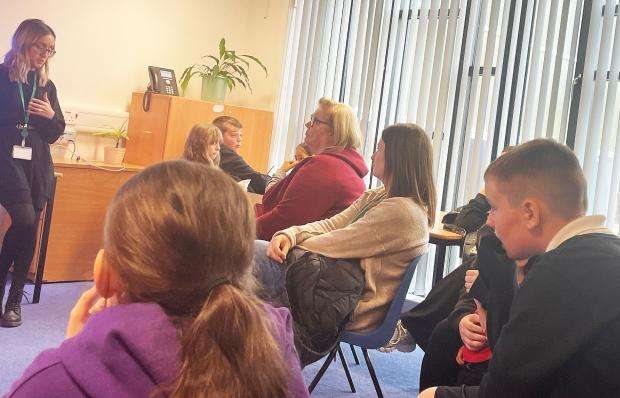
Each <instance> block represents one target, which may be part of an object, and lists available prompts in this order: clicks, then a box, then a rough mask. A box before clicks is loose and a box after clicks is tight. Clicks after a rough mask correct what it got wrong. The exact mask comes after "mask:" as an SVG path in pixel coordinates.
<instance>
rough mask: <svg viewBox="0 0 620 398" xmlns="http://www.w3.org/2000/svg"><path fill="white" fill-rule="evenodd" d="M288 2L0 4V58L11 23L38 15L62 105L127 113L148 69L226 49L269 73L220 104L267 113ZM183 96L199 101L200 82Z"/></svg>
mask: <svg viewBox="0 0 620 398" xmlns="http://www.w3.org/2000/svg"><path fill="white" fill-rule="evenodd" d="M288 8H289V0H226V1H215V0H177V1H171V0H167V1H162V0H106V1H100V0H47V1H34V0H0V54H1V55H2V58H3V55H4V54H5V53H6V51H7V50H8V49H9V47H10V39H11V35H12V34H13V32H14V30H15V28H16V27H17V25H18V24H19V23H20V22H21V21H22V20H23V19H26V18H41V19H43V20H45V21H46V22H47V23H48V24H49V25H50V26H51V27H52V28H53V29H54V30H55V32H56V35H57V42H56V49H57V51H58V53H57V54H56V56H55V57H54V59H53V60H52V63H51V77H52V80H54V82H55V83H56V85H57V86H58V90H59V97H60V101H61V105H62V106H63V108H67V107H86V108H91V109H109V110H113V111H126V110H127V107H128V105H129V101H130V98H131V92H132V91H144V90H145V88H146V84H147V82H148V73H147V68H146V67H147V66H148V65H157V66H165V67H170V68H173V69H174V70H175V72H176V74H177V78H179V77H180V75H181V72H182V71H183V69H185V67H187V66H189V65H191V64H193V63H195V62H198V61H200V59H201V56H203V55H205V54H208V53H213V54H215V53H216V51H217V43H218V42H219V39H220V38H221V37H225V38H226V40H227V43H228V45H229V46H230V47H231V48H234V49H237V50H239V51H240V52H244V53H249V54H252V55H255V56H257V57H258V58H260V59H261V60H262V61H263V62H264V63H265V65H266V66H267V68H268V69H269V77H268V78H265V77H264V74H263V75H261V74H260V73H259V71H258V69H254V71H253V72H251V73H250V78H251V79H252V81H253V82H254V94H250V93H249V92H244V91H242V90H240V89H238V90H235V91H233V93H232V94H230V95H229V97H228V99H227V101H226V102H227V103H231V104H235V105H243V106H250V107H256V108H262V109H274V106H275V101H276V98H277V92H278V88H279V80H280V77H281V73H282V64H283V61H282V57H283V53H284V46H285V41H286V40H285V35H286V23H287V15H288ZM188 96H189V97H193V98H198V97H199V96H200V81H199V80H198V79H197V78H196V80H195V81H193V82H192V83H190V89H189V90H188Z"/></svg>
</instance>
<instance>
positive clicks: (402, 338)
mask: <svg viewBox="0 0 620 398" xmlns="http://www.w3.org/2000/svg"><path fill="white" fill-rule="evenodd" d="M415 345H416V343H415V339H414V338H413V336H412V335H411V334H409V332H408V331H407V329H405V327H404V326H403V324H402V322H401V321H400V320H398V322H396V329H394V334H393V335H392V338H391V339H390V341H388V343H387V344H386V345H384V346H383V347H380V348H379V351H381V352H383V353H386V354H387V353H390V352H392V351H394V350H397V351H400V352H412V351H413V350H415Z"/></svg>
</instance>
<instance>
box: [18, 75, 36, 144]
mask: <svg viewBox="0 0 620 398" xmlns="http://www.w3.org/2000/svg"><path fill="white" fill-rule="evenodd" d="M17 87H19V97H20V99H21V100H22V109H23V110H24V124H22V125H21V126H18V127H21V131H20V133H21V135H22V146H24V145H25V144H26V137H28V122H29V121H30V114H28V112H27V110H26V101H24V89H23V88H22V82H19V81H18V82H17ZM36 91H37V81H36V78H35V79H34V81H33V82H32V94H30V98H29V99H28V103H30V101H31V100H32V99H33V98H34V94H35V92H36Z"/></svg>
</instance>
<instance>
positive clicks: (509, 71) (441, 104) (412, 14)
mask: <svg viewBox="0 0 620 398" xmlns="http://www.w3.org/2000/svg"><path fill="white" fill-rule="evenodd" d="M618 8H619V6H618V1H617V0H613V1H612V0H607V1H603V0H597V1H570V2H566V1H560V0H549V1H543V0H523V1H518V0H493V1H491V0H357V1H351V0H331V1H328V0H320V1H310V0H297V1H295V4H294V5H293V8H292V11H291V24H290V27H291V28H290V35H289V43H288V56H287V60H288V64H287V65H286V68H285V71H284V77H283V88H282V91H281V96H280V103H279V107H280V109H279V110H278V112H277V119H276V129H275V131H276V134H274V139H273V144H272V153H271V163H273V164H278V163H279V162H280V161H281V160H282V158H283V157H284V155H286V154H291V153H292V151H293V148H294V146H295V144H296V143H297V142H299V141H301V139H302V136H303V119H304V116H305V115H309V114H310V113H311V112H312V111H313V110H314V107H315V106H316V102H317V100H318V98H320V97H321V96H324V95H325V96H331V97H333V98H337V99H339V100H341V101H343V102H346V103H348V104H349V105H351V106H352V107H353V109H354V110H355V112H356V114H357V116H358V118H359V120H360V123H361V128H362V133H363V135H364V146H363V148H362V152H363V155H364V157H365V158H366V160H367V162H368V163H370V155H371V154H372V152H373V150H374V147H375V146H376V142H377V139H378V136H379V134H380V132H381V130H382V129H383V128H384V127H385V126H387V125H389V124H392V123H394V122H413V123H417V124H419V125H420V126H422V127H423V128H424V129H425V130H426V132H427V133H428V134H429V135H430V136H431V138H432V140H433V147H434V159H435V172H436V174H435V177H436V183H437V187H438V193H439V203H440V207H441V209H443V210H450V209H452V208H455V207H456V206H459V205H462V204H464V203H465V202H466V201H467V200H468V199H469V198H471V197H473V196H474V195H475V194H476V193H477V192H478V191H479V190H480V189H481V187H482V182H483V179H482V177H483V171H484V169H485V167H486V165H488V163H489V162H490V161H491V160H492V159H495V158H496V157H497V156H498V155H499V154H500V153H501V150H502V149H503V148H504V147H505V146H507V145H515V144H519V143H522V142H525V141H527V140H530V139H533V138H539V137H549V138H554V139H556V140H558V141H561V142H566V143H567V144H568V145H570V146H572V147H573V148H574V149H575V152H576V153H577V154H578V156H579V158H580V160H581V161H582V162H583V166H584V171H585V172H586V175H587V178H588V181H589V194H590V203H591V206H590V211H591V212H592V211H594V212H596V213H603V214H607V215H608V223H610V226H612V227H615V228H617V227H618V224H617V221H616V217H615V215H616V214H617V209H618V207H619V206H620V205H619V204H618V181H619V180H620V140H617V139H616V138H617V135H618V129H619V125H618V123H619V119H620V100H618V99H617V96H618V90H619V88H618V87H619V85H618V79H620V36H619V35H620V33H619V32H620V27H619V26H618V25H619V24H618V23H617V21H618ZM598 71H601V72H598ZM616 148H617V149H618V150H616ZM615 153H618V154H619V156H615ZM368 183H369V186H375V185H376V184H377V182H376V181H373V180H372V178H369V180H368ZM612 219H613V220H612ZM432 249H433V248H432V246H431V253H430V255H429V263H430V264H432V256H433V253H432ZM452 257H453V258H452V259H451V261H452V262H451V264H452V265H454V264H455V263H456V259H455V257H457V256H454V255H453V256H452ZM447 268H448V267H447ZM429 269H430V267H429ZM430 273H431V272H428V273H426V267H425V266H424V265H423V264H420V265H419V266H418V271H417V277H416V282H415V286H416V291H418V292H420V291H427V290H428V289H429V288H430V279H431V276H430ZM427 274H428V275H427Z"/></svg>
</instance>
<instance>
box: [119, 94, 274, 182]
mask: <svg viewBox="0 0 620 398" xmlns="http://www.w3.org/2000/svg"><path fill="white" fill-rule="evenodd" d="M143 98H144V93H133V95H132V98H131V106H130V110H129V126H128V132H129V141H127V152H126V154H125V161H126V162H128V163H131V164H137V165H149V164H152V163H156V162H159V161H161V160H167V159H176V158H178V157H180V156H181V154H182V153H183V148H184V145H185V139H186V138H187V135H188V133H189V130H190V129H191V128H192V126H193V125H195V124H197V123H210V122H211V121H212V120H213V119H215V118H216V117H217V116H221V115H230V116H234V117H236V118H237V119H239V121H240V122H241V124H243V144H242V146H241V148H240V149H239V154H240V155H241V156H242V157H243V158H244V159H245V160H246V162H248V163H249V164H250V165H251V166H252V167H254V168H255V169H256V170H257V171H262V172H266V171H267V168H268V161H269V146H270V143H271V131H272V129H273V112H271V111H265V110H260V109H251V108H244V107H240V106H233V105H219V104H216V103H213V102H207V101H197V100H192V99H187V98H182V97H174V96H168V95H162V94H152V95H151V99H150V109H149V111H148V112H145V111H144V110H143V109H142V100H143ZM218 108H221V111H220V112H218V110H220V109H218ZM214 109H215V110H214Z"/></svg>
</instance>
